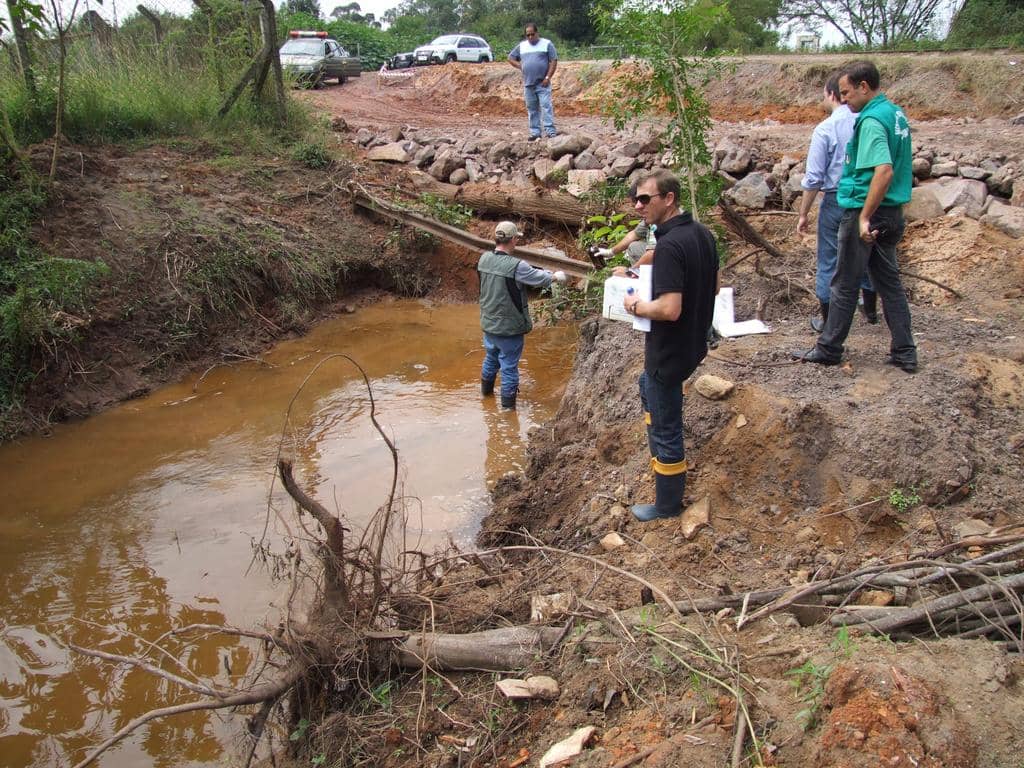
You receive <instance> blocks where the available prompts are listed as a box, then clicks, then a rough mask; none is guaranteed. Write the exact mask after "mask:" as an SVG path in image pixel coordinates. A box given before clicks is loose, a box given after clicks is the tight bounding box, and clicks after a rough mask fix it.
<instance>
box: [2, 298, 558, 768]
mask: <svg viewBox="0 0 1024 768" xmlns="http://www.w3.org/2000/svg"><path fill="white" fill-rule="evenodd" d="M477 312H478V310H477V308H476V306H475V305H436V306H434V305H430V304H428V303H421V302H413V301H400V302H393V303H386V304H381V305H375V306H373V307H369V308H366V309H363V310H360V311H359V312H358V313H356V314H354V315H350V316H346V317H343V318H339V319H337V320H333V321H331V322H329V323H326V324H324V325H322V326H320V327H318V328H317V329H316V330H315V331H314V332H312V333H311V334H310V335H309V336H307V337H305V338H303V339H299V340H294V341H289V342H285V343H282V344H280V345H279V346H277V347H276V348H274V349H273V350H271V351H270V352H268V353H267V354H266V355H265V356H264V357H263V358H262V362H255V361H239V362H238V363H237V364H233V365H225V366H220V367H217V368H215V369H213V370H210V371H207V372H205V373H203V374H201V375H200V374H196V375H194V376H191V377H190V378H188V379H187V380H185V381H183V382H181V383H180V384H177V385H174V386H171V387H167V388H165V389H163V390H160V391H158V392H156V393H154V394H153V395H152V396H150V397H147V398H145V399H141V400H137V401H132V402H129V403H126V404H124V405H122V406H120V407H118V408H116V409H114V410H111V411H109V412H107V413H104V414H101V415H99V416H96V417H94V418H92V419H89V420H87V421H84V422H82V423H78V424H71V425H65V426H61V427H59V428H57V429H56V430H55V432H54V434H53V436H51V437H48V438H33V439H26V440H23V441H20V442H17V443H14V444H11V445H7V446H4V447H2V448H0V508H2V509H3V513H2V514H0V765H3V766H8V767H10V768H15V767H18V768H20V767H21V766H41V765H72V764H74V763H75V762H77V761H78V760H80V759H81V758H82V757H84V756H85V755H86V754H87V753H88V751H89V750H90V748H91V747H93V746H95V745H97V744H99V743H101V742H102V741H103V740H104V739H105V738H107V737H109V736H110V735H111V734H112V733H114V732H115V731H116V730H117V728H120V727H122V726H124V725H125V724H126V723H128V722H129V721H131V720H132V718H134V717H137V716H138V715H140V714H142V713H144V712H146V711H149V710H150V709H153V708H156V707H162V706H168V705H171V704H176V703H181V702H186V701H193V700H195V699H196V698H197V697H196V696H195V695H194V694H191V693H189V692H186V691H183V690H182V689H181V688H180V687H178V686H176V685H173V684H171V683H169V682H167V681H165V680H163V679H160V678H157V677H155V676H153V675H150V674H148V673H146V672H144V671H141V670H129V671H125V670H124V669H120V668H116V667H114V666H112V665H109V664H104V663H100V662H98V661H95V660H91V659H85V658H84V657H82V656H79V655H78V654H76V653H74V652H72V651H71V650H69V648H68V644H71V643H73V644H75V645H79V646H83V647H88V648H93V649H99V650H103V651H106V652H108V653H114V654H125V655H141V654H142V653H143V651H144V642H145V641H155V640H157V639H158V638H160V637H161V636H162V635H164V633H166V632H168V631H169V630H171V629H173V628H175V627H180V626H184V625H189V624H229V625H233V626H238V627H258V626H260V625H262V624H264V623H269V624H270V625H271V626H273V625H276V623H277V620H278V617H279V615H280V607H281V605H282V604H283V602H284V588H283V586H282V584H281V583H280V582H275V580H274V579H273V578H272V576H271V574H270V569H269V568H268V567H264V565H263V563H262V561H260V562H259V563H258V565H257V567H254V568H252V569H250V570H249V572H248V574H247V573H246V571H247V568H248V566H249V564H250V562H251V561H252V559H253V553H254V542H262V544H261V546H262V548H264V549H266V550H269V551H272V552H277V553H280V552H282V551H283V550H284V541H285V538H286V535H287V530H286V526H287V527H289V528H291V529H292V530H293V531H296V530H297V527H296V523H295V518H294V513H293V511H292V505H291V503H290V501H289V500H288V499H287V498H286V497H285V496H284V495H283V492H281V491H280V484H279V483H277V484H276V486H275V489H274V491H273V493H272V494H270V496H269V503H270V504H271V505H272V506H273V508H274V509H275V510H277V511H278V512H280V515H278V514H275V513H271V514H269V515H268V489H269V488H270V478H271V476H272V474H273V469H274V464H275V457H276V456H277V454H278V450H279V448H280V450H281V451H282V452H283V454H284V455H287V456H290V457H292V458H293V459H294V462H295V470H296V476H297V478H298V479H299V481H300V483H302V484H303V485H304V486H305V487H306V488H308V489H311V490H312V491H313V492H314V493H315V494H316V496H317V498H318V499H319V500H320V501H321V502H323V503H324V504H325V505H326V506H327V507H328V508H330V509H338V510H340V511H341V512H342V513H343V514H344V516H345V519H346V521H347V522H350V523H352V525H353V527H354V528H356V529H358V527H359V524H360V522H362V521H365V520H366V519H367V518H368V517H369V515H371V514H372V512H373V511H374V510H375V509H376V508H377V507H378V506H379V505H380V504H381V503H382V502H383V501H384V500H385V499H386V496H387V492H388V489H389V487H390V482H391V459H390V454H389V453H388V451H387V448H386V445H385V444H384V442H383V440H382V439H381V437H380V436H379V435H378V434H377V433H376V432H375V431H374V430H373V428H372V426H371V424H370V423H369V419H368V407H367V406H368V399H367V395H366V390H365V386H364V385H363V382H362V378H361V376H360V375H359V373H358V371H357V370H356V369H355V368H354V367H353V366H352V365H351V364H350V363H348V362H347V361H345V360H342V359H340V358H334V359H330V360H326V362H322V361H324V360H325V359H326V358H327V357H328V356H329V355H331V354H333V353H345V354H348V355H350V356H351V357H353V358H354V359H356V360H357V361H359V363H360V364H361V365H362V366H363V367H364V369H365V370H366V373H367V375H368V376H369V377H370V380H371V383H372V387H373V395H374V399H375V401H376V408H377V416H378V420H379V422H380V423H381V425H382V426H383V428H384V429H385V430H386V431H387V433H388V435H389V436H390V437H391V438H392V439H393V440H394V442H395V443H396V444H397V448H398V450H399V454H400V460H401V463H402V469H401V482H402V486H403V491H404V493H405V494H406V495H407V496H409V497H413V499H414V500H413V501H412V503H411V504H410V505H409V508H410V509H411V511H412V516H411V519H410V522H409V531H408V537H409V543H410V544H412V545H418V546H419V547H421V548H424V549H427V550H429V549H430V548H432V547H433V546H435V545H438V544H443V543H444V542H445V541H446V540H447V538H448V536H449V535H451V536H452V537H453V538H454V539H455V540H456V541H458V542H460V543H462V544H465V543H468V542H470V541H471V540H472V537H473V535H474V533H475V531H476V528H477V527H478V525H479V522H480V520H481V519H482V518H483V516H484V515H486V513H487V512H488V509H489V500H488V496H487V491H486V485H487V483H488V482H489V481H493V480H495V479H497V478H498V477H500V476H501V475H502V474H504V473H505V472H507V471H510V470H515V469H517V468H520V467H521V465H522V464H523V461H524V444H525V435H526V431H527V429H528V428H529V427H530V426H531V425H533V424H536V423H540V422H542V421H544V420H546V419H548V418H550V417H551V415H553V413H554V410H555V408H556V407H557V404H558V400H559V398H560V396H561V393H562V390H563V388H564V386H565V383H566V381H567V380H568V377H569V373H570V370H571V367H572V359H573V354H574V351H575V329H574V328H572V327H557V328H538V329H537V330H535V331H534V333H532V334H531V335H530V336H529V338H528V341H527V346H526V353H525V356H524V361H523V364H522V366H521V371H522V384H521V388H522V394H521V396H520V407H519V410H518V411H517V412H508V411H502V410H500V409H499V408H497V407H496V406H495V403H494V400H493V399H488V400H483V401H482V400H481V397H480V391H479V386H480V385H479V366H480V361H481V359H482V348H481V342H480V334H479V325H478V314H477ZM318 365H319V368H317V366H318ZM314 369H316V370H315V372H314ZM307 378H308V380H307ZM304 382H305V383H304ZM300 388H301V391H300ZM289 406H290V408H291V411H290V417H289V422H288V425H287V427H286V426H285V414H286V412H287V411H288V409H289ZM265 528H266V533H264V529H265ZM271 562H272V561H271ZM160 645H161V646H162V647H163V648H164V649H166V650H167V651H169V652H170V654H171V655H173V656H176V657H177V658H178V662H179V663H180V666H177V665H176V664H175V663H174V662H171V661H169V660H168V659H166V658H165V660H164V664H163V666H164V668H165V669H168V670H172V671H174V672H175V673H177V674H180V675H182V676H183V677H186V678H189V677H194V678H196V679H206V680H215V681H216V682H218V683H221V684H225V685H231V684H233V685H239V684H241V683H242V682H243V681H244V677H245V675H246V673H247V672H248V671H249V669H250V665H251V663H252V662H253V661H254V660H255V658H256V654H255V653H254V651H253V649H252V646H251V645H250V644H248V642H247V641H241V640H239V639H238V638H237V637H230V636H224V635H221V634H213V633H210V634H209V635H204V636H203V637H202V639H201V640H200V641H199V642H196V643H192V644H188V645H185V644H182V643H180V642H179V641H178V640H176V639H174V638H166V639H163V640H161V641H160ZM242 725H243V720H242V717H241V716H240V715H232V714H228V713H219V714H218V715H217V716H211V715H208V714H204V713H189V714H184V715H177V716H175V717H172V718H167V719H164V720H158V721H155V722H152V723H150V724H148V725H146V726H143V728H141V729H140V730H139V731H137V732H136V734H135V735H134V736H132V737H130V738H129V739H128V740H127V741H125V742H123V743H122V744H121V745H119V746H117V747H115V748H114V749H113V750H111V751H109V752H107V753H105V754H104V755H103V756H102V757H101V758H100V760H99V762H98V764H99V765H102V766H105V768H111V767H113V768H128V767H129V766H131V767H135V766H164V765H168V766H170V765H173V766H186V765H209V764H212V763H220V762H223V761H225V760H227V759H229V758H230V757H232V752H231V749H232V745H231V743H230V742H231V738H232V736H234V735H236V734H237V733H238V732H239V730H240V729H241V726H242Z"/></svg>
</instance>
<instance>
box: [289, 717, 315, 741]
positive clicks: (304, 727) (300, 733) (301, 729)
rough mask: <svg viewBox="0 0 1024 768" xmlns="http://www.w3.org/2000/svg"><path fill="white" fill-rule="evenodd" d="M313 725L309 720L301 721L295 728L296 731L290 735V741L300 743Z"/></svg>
mask: <svg viewBox="0 0 1024 768" xmlns="http://www.w3.org/2000/svg"><path fill="white" fill-rule="evenodd" d="M311 725H312V723H311V722H309V720H307V719H306V718H302V719H301V720H299V724H298V725H297V726H296V727H295V730H294V731H292V732H291V733H290V734H288V740H289V741H299V740H301V739H302V738H303V737H304V736H305V735H306V731H308V730H309V727H310V726H311Z"/></svg>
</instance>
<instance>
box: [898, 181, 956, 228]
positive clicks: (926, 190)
mask: <svg viewBox="0 0 1024 768" xmlns="http://www.w3.org/2000/svg"><path fill="white" fill-rule="evenodd" d="M934 186H935V184H924V185H922V186H920V187H914V189H913V190H912V191H911V193H910V202H909V203H907V204H906V205H904V206H903V218H905V219H906V220H907V221H920V220H922V219H937V218H939V217H940V216H942V214H944V213H945V212H946V209H945V208H943V207H942V203H940V202H939V198H938V197H936V196H935V191H934V190H933V189H932V187H934Z"/></svg>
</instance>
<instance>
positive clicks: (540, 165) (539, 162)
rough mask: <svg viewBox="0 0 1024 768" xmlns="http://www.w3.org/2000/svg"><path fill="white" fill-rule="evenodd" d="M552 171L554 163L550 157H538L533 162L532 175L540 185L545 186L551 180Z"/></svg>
mask: <svg viewBox="0 0 1024 768" xmlns="http://www.w3.org/2000/svg"><path fill="white" fill-rule="evenodd" d="M566 157H568V155H566ZM554 170H555V161H554V160H552V159H551V158H550V157H538V158H537V159H536V160H534V161H533V175H534V176H536V177H537V180H538V181H539V182H541V184H546V183H547V182H548V181H549V180H550V179H551V174H552V172H553V171H554Z"/></svg>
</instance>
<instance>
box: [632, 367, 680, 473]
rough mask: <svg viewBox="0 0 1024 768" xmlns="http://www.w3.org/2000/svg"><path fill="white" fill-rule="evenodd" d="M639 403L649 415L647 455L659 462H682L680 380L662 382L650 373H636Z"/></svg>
mask: <svg viewBox="0 0 1024 768" xmlns="http://www.w3.org/2000/svg"><path fill="white" fill-rule="evenodd" d="M640 405H641V406H642V407H643V409H644V414H645V415H649V416H650V423H649V424H648V425H647V444H648V446H649V447H650V449H651V456H653V457H654V458H655V459H657V460H658V461H659V462H661V463H662V464H675V463H677V462H680V461H682V460H683V459H684V458H685V456H686V454H685V452H684V451H683V383H682V382H681V381H677V382H676V383H674V384H666V383H665V382H663V381H660V380H659V379H657V378H656V377H654V376H648V375H647V374H646V373H641V374H640Z"/></svg>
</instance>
